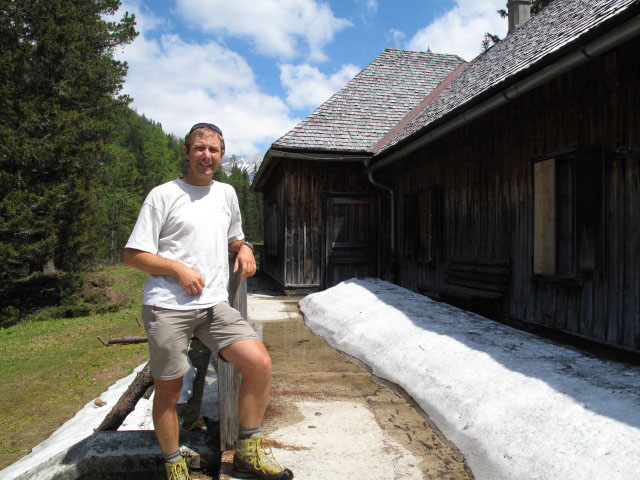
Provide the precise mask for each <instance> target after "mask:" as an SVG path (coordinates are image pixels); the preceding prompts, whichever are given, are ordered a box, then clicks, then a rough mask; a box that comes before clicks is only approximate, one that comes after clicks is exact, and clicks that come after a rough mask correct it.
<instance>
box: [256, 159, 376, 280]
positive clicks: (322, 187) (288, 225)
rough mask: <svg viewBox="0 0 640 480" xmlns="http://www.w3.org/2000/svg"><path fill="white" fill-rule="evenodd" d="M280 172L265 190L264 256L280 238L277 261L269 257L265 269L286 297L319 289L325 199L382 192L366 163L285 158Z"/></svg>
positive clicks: (275, 174) (280, 166) (275, 258)
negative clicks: (328, 195) (368, 174)
mask: <svg viewBox="0 0 640 480" xmlns="http://www.w3.org/2000/svg"><path fill="white" fill-rule="evenodd" d="M278 168H279V170H278V171H277V172H275V173H273V174H272V178H274V177H275V178H278V179H279V181H278V182H277V183H274V184H272V185H268V186H267V187H265V188H264V191H263V195H264V197H263V198H264V205H265V208H264V214H265V219H264V222H265V251H268V249H269V248H270V247H269V243H270V242H272V241H273V240H275V239H276V237H279V239H280V240H276V241H280V243H279V244H278V245H279V247H278V249H277V256H276V257H274V256H271V257H269V256H268V255H265V257H268V258H267V261H266V262H265V266H264V270H265V272H266V273H267V274H268V275H270V276H271V277H273V278H274V279H275V280H277V281H278V283H280V285H281V286H282V287H283V288H284V290H285V291H286V292H287V293H293V292H294V291H300V292H304V291H310V290H317V289H319V288H320V284H321V281H322V279H321V270H322V268H321V267H322V261H323V257H322V254H323V249H322V248H323V220H324V217H323V210H324V205H323V202H324V195H325V194H326V193H351V194H353V193H357V192H362V193H371V192H374V193H378V192H377V189H375V188H373V187H372V185H371V184H370V183H369V181H368V180H367V178H366V176H365V175H364V173H363V165H362V162H349V161H346V160H340V157H336V160H335V161H327V162H320V161H311V160H295V159H287V160H285V161H282V162H281V163H280V165H279V167H278ZM273 205H275V207H274V206H273ZM274 215H277V216H278V219H277V220H274V219H273V216H274ZM274 228H276V229H278V231H276V232H273V231H272V230H273V229H274ZM268 239H273V240H268Z"/></svg>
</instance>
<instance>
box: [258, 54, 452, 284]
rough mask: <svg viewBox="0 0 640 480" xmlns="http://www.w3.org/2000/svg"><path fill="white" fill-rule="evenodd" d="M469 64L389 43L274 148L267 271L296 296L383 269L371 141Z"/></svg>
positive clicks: (266, 179)
mask: <svg viewBox="0 0 640 480" xmlns="http://www.w3.org/2000/svg"><path fill="white" fill-rule="evenodd" d="M462 65H464V62H463V60H462V59H460V58H459V57H457V56H455V55H438V54H434V53H430V52H409V51H405V50H396V49H387V50H385V51H384V52H383V53H382V54H381V55H380V56H379V57H377V58H376V59H375V60H374V61H373V62H372V63H371V64H370V65H369V66H368V67H367V68H365V69H364V70H363V71H362V72H360V73H359V74H358V75H357V76H356V77H355V78H353V79H352V80H351V81H350V82H349V83H348V84H347V85H346V86H345V87H344V88H343V89H342V90H340V91H339V92H338V93H336V94H335V95H334V96H332V97H331V98H330V99H329V100H327V101H326V102H325V103H323V104H322V105H321V106H320V107H318V109H316V111H314V112H313V113H312V114H311V115H310V116H309V117H307V118H306V119H305V120H303V121H302V122H301V123H300V124H299V125H298V126H297V127H295V128H294V129H293V130H291V131H290V132H289V133H287V134H286V135H285V136H284V137H282V138H280V139H279V140H278V141H276V142H275V143H274V144H273V145H272V146H271V148H270V149H269V150H268V152H267V153H266V155H265V157H264V160H263V162H262V164H261V166H260V169H259V171H258V172H257V174H256V178H255V179H254V183H253V186H254V189H255V190H257V191H260V192H262V193H263V199H264V219H265V224H264V227H265V228H264V231H265V249H264V255H263V259H262V270H263V271H264V272H265V273H267V274H268V275H269V276H271V277H272V278H273V279H274V280H275V281H276V282H277V283H278V284H279V285H280V286H281V287H282V289H283V290H284V291H285V292H287V293H292V292H308V291H314V290H317V289H319V288H324V287H327V286H332V285H335V284H337V283H338V282H340V281H342V280H344V279H347V278H351V277H357V276H360V277H365V276H377V275H378V271H379V264H380V254H381V251H382V250H381V248H380V245H379V234H380V232H379V229H378V223H379V221H380V218H379V216H380V208H381V205H380V198H379V197H380V192H381V189H380V188H379V187H376V186H375V185H374V184H372V182H371V181H370V180H369V179H368V176H367V175H366V174H365V171H364V167H365V163H366V162H367V161H368V160H369V159H370V158H371V156H372V153H371V148H372V147H373V146H374V145H375V144H376V143H378V142H379V141H380V140H381V139H382V138H384V136H385V135H387V134H388V133H389V131H390V130H391V129H392V128H393V127H394V126H396V125H397V124H398V122H399V121H401V120H402V118H403V117H405V116H406V115H407V113H408V112H410V111H411V110H412V109H414V108H415V107H417V106H418V105H420V103H421V102H422V101H423V100H424V99H425V97H426V96H428V95H429V94H430V93H431V92H433V91H434V90H435V89H436V88H438V87H439V86H440V85H442V84H443V82H444V83H446V81H447V79H448V78H449V77H450V76H452V75H454V74H455V73H454V72H456V71H457V70H456V69H459V68H461V66H462Z"/></svg>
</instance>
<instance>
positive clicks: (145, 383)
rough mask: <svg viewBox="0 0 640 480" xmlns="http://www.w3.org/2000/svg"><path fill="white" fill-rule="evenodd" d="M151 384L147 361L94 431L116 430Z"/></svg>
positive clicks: (151, 379) (151, 378)
mask: <svg viewBox="0 0 640 480" xmlns="http://www.w3.org/2000/svg"><path fill="white" fill-rule="evenodd" d="M152 384H153V376H152V375H151V365H150V364H149V363H148V362H147V364H146V365H145V366H144V368H143V369H142V370H140V371H139V372H138V375H136V378H135V379H134V380H133V382H131V385H129V388H127V391H126V392H124V393H123V394H122V396H121V397H120V400H118V402H117V403H116V404H115V405H114V406H113V408H112V409H111V411H110V412H109V413H108V414H107V416H106V417H105V418H104V420H103V421H102V423H101V424H100V426H99V427H98V428H96V429H95V431H96V432H102V431H105V430H111V431H114V430H118V428H119V427H120V425H122V422H124V419H125V418H127V415H129V414H130V413H131V412H132V411H133V409H134V408H136V404H137V403H138V400H140V398H141V397H142V396H143V395H144V393H145V392H146V391H147V389H148V388H149V386H151V385H152Z"/></svg>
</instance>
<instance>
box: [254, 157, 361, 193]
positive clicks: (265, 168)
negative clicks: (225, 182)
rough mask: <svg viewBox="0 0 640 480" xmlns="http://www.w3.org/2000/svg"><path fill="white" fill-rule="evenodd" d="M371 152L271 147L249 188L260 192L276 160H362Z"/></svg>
mask: <svg viewBox="0 0 640 480" xmlns="http://www.w3.org/2000/svg"><path fill="white" fill-rule="evenodd" d="M372 155H373V153H371V152H368V151H364V150H363V151H343V150H320V149H293V148H277V147H273V146H272V147H271V148H270V149H269V150H267V153H266V154H265V156H264V158H263V159H262V163H261V164H260V168H259V169H258V171H257V172H256V175H255V177H254V179H253V182H252V184H251V188H252V189H253V190H254V191H256V192H260V191H262V189H263V188H264V186H265V184H266V183H267V180H268V179H269V177H270V176H271V173H272V171H273V170H274V169H275V165H276V160H280V159H294V160H309V161H316V162H336V161H340V162H364V161H365V160H368V159H370V158H371V157H372Z"/></svg>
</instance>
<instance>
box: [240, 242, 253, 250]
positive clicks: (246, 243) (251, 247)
mask: <svg viewBox="0 0 640 480" xmlns="http://www.w3.org/2000/svg"><path fill="white" fill-rule="evenodd" d="M242 245H246V246H247V247H249V248H250V249H251V251H253V245H251V244H250V243H249V242H247V241H246V240H243V241H242Z"/></svg>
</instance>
